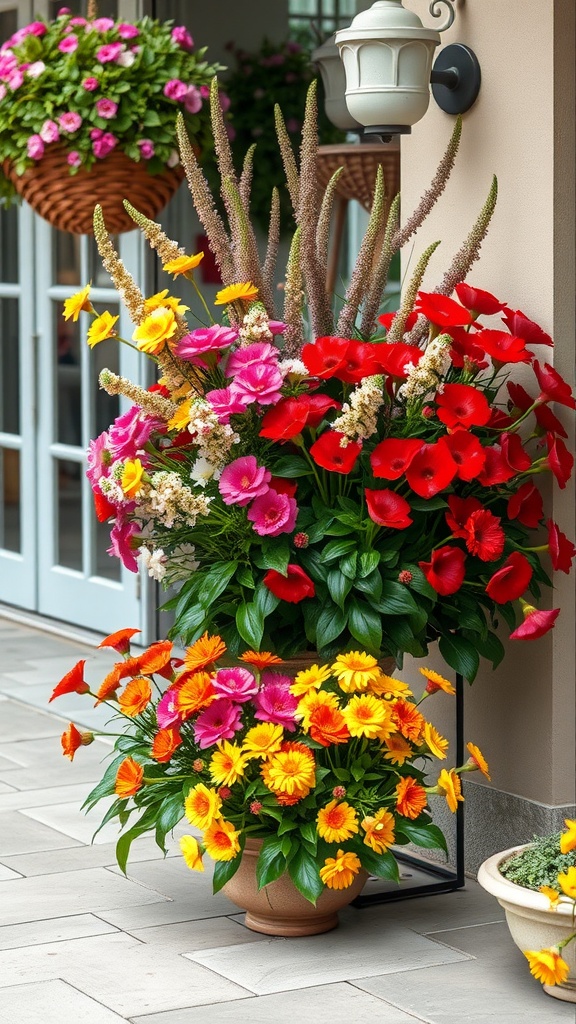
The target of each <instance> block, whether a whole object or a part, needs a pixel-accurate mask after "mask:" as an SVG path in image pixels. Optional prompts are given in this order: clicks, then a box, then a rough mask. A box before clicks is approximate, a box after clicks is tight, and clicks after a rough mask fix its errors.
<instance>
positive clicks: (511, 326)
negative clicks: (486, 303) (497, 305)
mask: <svg viewBox="0 0 576 1024" xmlns="http://www.w3.org/2000/svg"><path fill="white" fill-rule="evenodd" d="M502 319H503V321H504V323H505V324H506V327H507V328H508V330H509V331H510V334H516V335H519V337H520V338H524V341H525V342H526V343H527V344H528V345H548V346H553V345H554V342H553V341H552V338H551V337H550V335H549V334H546V333H545V332H544V331H543V330H542V328H541V327H539V326H538V324H536V323H534V321H533V320H529V319H528V317H527V316H525V315H524V313H522V312H521V311H520V310H519V309H516V310H514V309H509V310H508V311H507V312H506V315H505V316H503V317H502Z"/></svg>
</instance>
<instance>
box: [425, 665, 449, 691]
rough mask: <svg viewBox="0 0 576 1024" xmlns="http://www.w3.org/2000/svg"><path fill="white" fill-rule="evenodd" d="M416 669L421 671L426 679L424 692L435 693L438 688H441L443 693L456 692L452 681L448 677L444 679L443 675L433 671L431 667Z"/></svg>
mask: <svg viewBox="0 0 576 1024" xmlns="http://www.w3.org/2000/svg"><path fill="white" fill-rule="evenodd" d="M418 671H419V672H421V673H422V675H423V676H424V678H425V679H426V681H427V682H426V693H437V692H438V690H443V691H444V693H450V694H454V693H456V690H455V689H454V687H453V686H452V683H451V682H450V681H449V680H448V679H444V676H441V675H440V673H439V672H434V670H433V669H431V668H421V669H419V670H418Z"/></svg>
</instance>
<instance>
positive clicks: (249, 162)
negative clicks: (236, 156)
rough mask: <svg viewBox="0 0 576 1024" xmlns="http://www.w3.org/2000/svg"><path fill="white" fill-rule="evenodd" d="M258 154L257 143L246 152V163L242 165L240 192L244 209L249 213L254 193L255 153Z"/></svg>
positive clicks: (239, 183)
mask: <svg viewBox="0 0 576 1024" xmlns="http://www.w3.org/2000/svg"><path fill="white" fill-rule="evenodd" d="M255 152H256V143H255V142H254V143H252V145H251V146H250V147H249V149H248V150H247V152H246V156H245V157H244V163H243V164H242V174H241V175H240V181H239V182H238V191H239V193H240V198H241V200H242V203H243V206H244V209H245V210H246V213H248V211H249V209H250V194H251V192H252V178H253V175H254V153H255Z"/></svg>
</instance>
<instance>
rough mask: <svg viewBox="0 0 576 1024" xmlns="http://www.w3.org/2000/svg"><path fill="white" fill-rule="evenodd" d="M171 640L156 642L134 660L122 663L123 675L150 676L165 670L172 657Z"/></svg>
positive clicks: (130, 659)
mask: <svg viewBox="0 0 576 1024" xmlns="http://www.w3.org/2000/svg"><path fill="white" fill-rule="evenodd" d="M173 646H174V645H173V643H172V641H171V640H158V641H157V643H155V644H151V645H150V647H149V648H148V650H146V651H144V652H143V653H142V654H139V655H138V657H136V658H129V659H128V661H125V662H124V673H125V674H126V675H133V676H152V675H154V673H155V672H160V670H161V669H163V668H165V667H166V665H167V664H168V662H169V661H170V658H171V657H172V648H173Z"/></svg>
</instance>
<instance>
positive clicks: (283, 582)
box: [262, 564, 316, 604]
mask: <svg viewBox="0 0 576 1024" xmlns="http://www.w3.org/2000/svg"><path fill="white" fill-rule="evenodd" d="M262 582H263V583H264V586H265V587H268V590H269V591H270V592H271V593H272V594H274V596H275V597H279V598H280V600H281V601H288V602H289V603H290V604H299V602H300V601H303V600H304V598H306V597H314V595H315V593H316V588H315V587H314V582H313V580H311V579H310V577H309V576H308V573H306V572H304V569H302V568H301V567H300V566H299V565H292V564H290V565H289V566H288V570H287V575H286V576H282V574H281V573H279V572H277V571H276V569H269V570H268V572H267V573H266V575H265V576H264V579H263V581H262Z"/></svg>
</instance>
